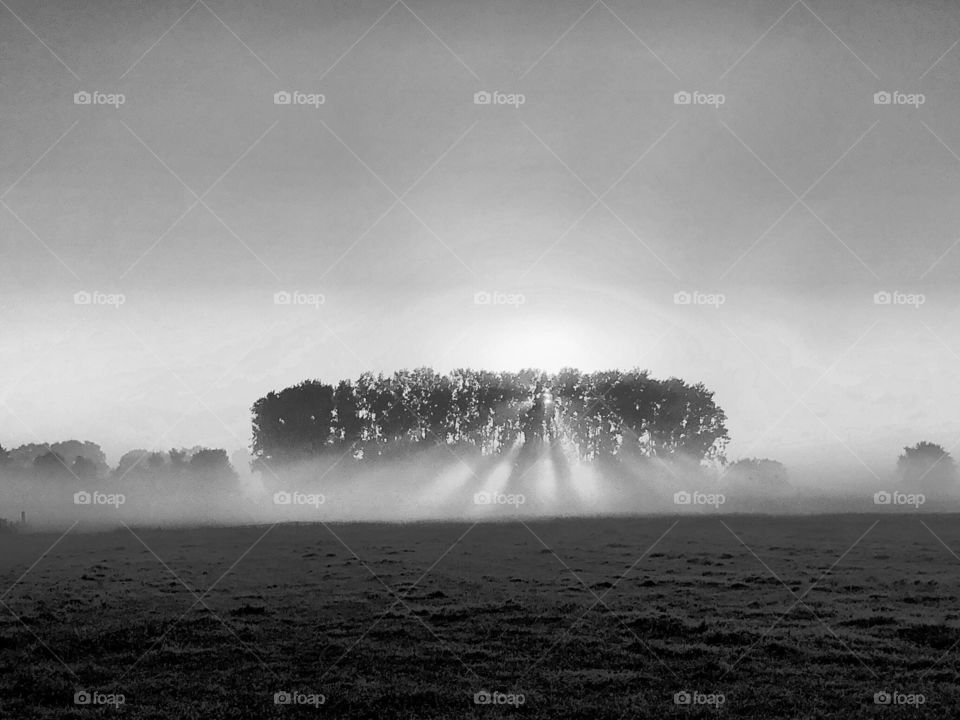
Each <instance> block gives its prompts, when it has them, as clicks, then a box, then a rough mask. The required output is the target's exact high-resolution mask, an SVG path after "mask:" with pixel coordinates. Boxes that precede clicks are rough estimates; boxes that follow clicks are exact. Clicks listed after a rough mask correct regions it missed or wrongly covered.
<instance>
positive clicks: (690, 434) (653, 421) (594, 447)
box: [251, 368, 729, 465]
mask: <svg viewBox="0 0 960 720" xmlns="http://www.w3.org/2000/svg"><path fill="white" fill-rule="evenodd" d="M251 412H252V416H253V417H252V420H253V442H252V452H253V455H254V457H255V458H257V459H258V460H259V461H262V462H267V463H270V464H277V465H283V464H285V463H292V462H299V461H303V460H308V459H311V458H316V457H318V456H321V455H325V454H328V453H337V454H339V455H343V456H346V457H351V458H353V460H355V461H358V462H370V461H372V460H376V459H378V458H385V457H393V456H396V455H398V454H408V453H410V452H414V451H417V450H423V449H427V448H431V447H437V446H443V445H447V446H455V447H458V448H465V449H467V450H472V451H474V452H477V453H480V454H483V455H491V454H500V453H503V452H506V451H508V450H510V449H512V448H518V447H519V448H524V449H527V450H529V449H530V448H533V447H537V446H540V445H543V444H545V443H549V444H552V445H559V444H563V445H565V446H566V447H568V448H569V449H570V451H571V452H572V453H573V454H575V455H576V456H577V457H579V458H580V459H584V460H595V459H603V458H614V457H630V456H634V457H657V458H662V459H669V458H674V457H681V456H682V457H684V458H687V459H693V460H695V461H705V460H706V461H709V460H716V461H721V462H722V461H723V459H724V457H723V453H724V449H725V447H726V443H727V441H728V439H729V438H728V435H727V428H726V415H725V414H724V412H723V410H722V409H721V408H720V407H719V405H717V403H716V402H715V401H714V398H713V392H711V391H710V390H708V389H707V388H706V387H705V386H704V385H703V384H702V383H695V384H690V383H687V382H685V381H683V380H680V379H678V378H669V379H666V380H659V379H656V378H653V377H651V376H650V374H649V372H648V371H646V370H631V371H628V372H624V371H619V370H610V371H602V372H594V373H585V372H581V371H579V370H576V369H572V368H567V369H564V370H561V371H560V372H558V373H553V374H550V373H546V372H544V371H541V370H535V369H529V370H522V371H520V372H490V371H485V370H471V369H458V370H454V371H452V372H450V373H449V374H446V375H441V374H439V373H437V372H435V371H434V370H432V369H430V368H417V369H415V370H401V371H398V372H395V373H393V374H392V375H384V374H378V375H374V374H373V373H369V372H368V373H363V374H362V375H360V377H359V378H357V379H356V380H355V381H351V380H341V381H339V382H337V383H336V384H335V385H334V384H329V383H324V382H322V381H320V380H307V381H304V382H302V383H300V384H298V385H294V386H292V387H288V388H285V389H283V390H281V391H279V392H270V393H268V394H267V395H266V396H264V397H262V398H260V399H258V400H257V401H256V402H255V403H254V404H253V407H252V408H251Z"/></svg>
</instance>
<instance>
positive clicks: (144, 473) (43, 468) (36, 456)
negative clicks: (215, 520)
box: [0, 440, 237, 485]
mask: <svg viewBox="0 0 960 720" xmlns="http://www.w3.org/2000/svg"><path fill="white" fill-rule="evenodd" d="M0 476H5V477H9V478H13V479H39V480H57V481H65V482H74V484H76V482H80V483H83V482H90V481H95V480H102V481H107V482H116V483H120V482H123V481H130V482H132V481H144V480H146V481H154V482H156V483H157V484H160V485H170V484H172V483H174V482H176V481H182V482H184V483H187V484H192V483H193V482H194V481H198V482H209V481H213V482H232V481H235V480H236V479H237V473H236V471H235V470H234V468H233V466H232V465H231V463H230V459H229V458H228V457H227V452H226V450H223V449H220V448H205V447H199V446H197V447H193V448H181V449H176V448H173V449H170V450H169V451H148V450H131V451H129V452H127V453H125V454H124V455H123V457H121V458H120V461H119V462H118V463H117V466H116V467H110V466H109V465H108V464H107V460H106V455H105V454H104V452H103V450H102V449H101V448H100V446H99V445H98V444H97V443H94V442H90V441H80V440H66V441H63V442H56V443H28V444H25V445H21V446H19V447H17V448H14V449H12V450H5V449H4V448H3V446H0Z"/></svg>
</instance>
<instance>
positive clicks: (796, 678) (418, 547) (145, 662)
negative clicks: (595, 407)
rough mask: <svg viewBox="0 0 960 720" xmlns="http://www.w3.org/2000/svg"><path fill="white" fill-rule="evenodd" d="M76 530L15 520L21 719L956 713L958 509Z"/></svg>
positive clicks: (3, 555) (14, 607) (8, 643)
mask: <svg viewBox="0 0 960 720" xmlns="http://www.w3.org/2000/svg"><path fill="white" fill-rule="evenodd" d="M81 531H82V527H78V528H76V529H74V530H73V531H72V532H71V533H69V534H68V535H67V536H66V537H64V538H63V539H62V540H61V541H60V542H59V543H58V544H57V545H56V546H55V547H54V548H53V549H52V550H51V551H50V552H49V554H47V555H46V556H45V557H44V558H43V559H42V560H40V562H39V563H37V564H36V566H35V567H34V568H33V569H32V570H30V572H29V573H28V574H26V576H24V577H23V578H22V580H20V582H19V583H17V584H16V585H14V583H15V582H16V581H17V580H18V578H20V577H21V575H22V574H23V573H24V571H26V570H27V569H28V568H29V567H30V566H31V565H32V564H33V563H34V562H35V561H36V560H37V558H38V557H40V556H41V555H42V554H43V552H44V551H45V550H46V549H47V548H48V547H49V546H50V545H51V544H52V543H53V542H54V541H55V540H57V537H58V535H56V534H53V535H48V534H42V535H20V536H3V537H0V584H2V588H0V592H2V591H5V590H6V589H7V588H9V587H11V586H12V585H13V587H12V589H10V590H9V592H7V594H6V595H4V596H2V601H3V604H4V605H5V606H6V607H4V606H0V715H2V717H4V718H6V717H10V718H24V719H26V718H82V717H90V716H92V715H94V714H103V715H111V714H114V712H113V711H114V708H112V707H110V706H100V705H86V706H82V705H76V704H75V703H74V693H75V692H77V691H78V690H80V689H84V690H88V691H90V692H93V691H97V692H100V693H103V694H104V695H109V694H111V693H112V694H117V693H122V694H123V696H124V699H125V702H124V704H123V706H122V708H121V709H120V710H119V714H122V715H123V716H125V717H128V718H203V719H204V720H212V719H215V718H257V719H258V720H262V719H265V718H279V717H291V716H301V717H306V716H308V715H310V716H320V715H321V714H322V715H324V716H327V717H338V718H381V719H387V718H460V717H464V718H470V717H503V716H508V715H516V716H522V717H529V718H551V719H552V718H590V719H591V720H598V719H602V718H621V717H639V718H644V717H651V718H664V717H667V718H669V717H707V716H712V715H715V714H716V713H717V712H719V713H721V714H724V715H729V716H731V717H748V718H764V719H768V718H780V717H785V718H786V717H789V718H853V717H857V718H861V717H874V716H876V717H885V718H895V717H932V718H956V717H960V694H958V690H957V686H956V679H957V669H958V657H960V646H958V647H956V648H954V647H953V645H954V643H955V642H957V641H958V640H960V604H958V595H960V587H958V586H960V559H958V558H957V557H956V556H954V555H953V554H952V551H951V550H950V549H948V547H949V548H952V549H953V550H956V551H958V552H960V518H958V517H955V516H946V515H927V516H923V517H919V516H908V515H903V516H893V515H885V516H882V517H881V516H867V515H850V516H833V517H827V516H819V517H810V518H788V519H785V518H763V517H738V516H726V517H723V516H713V517H702V518H700V517H684V518H680V519H676V518H647V519H604V520H557V521H536V522H533V521H528V522H527V523H526V524H524V523H522V522H518V521H516V522H509V523H502V524H493V523H489V524H480V525H476V526H472V527H471V524H470V523H430V524H418V525H408V526H397V525H376V524H334V525H330V526H329V528H327V527H324V526H322V525H280V526H276V527H273V528H272V529H269V531H268V527H266V526H263V527H243V528H207V529H179V530H149V529H145V528H143V529H141V528H136V529H135V532H136V535H137V536H139V539H138V537H135V536H134V534H133V533H131V532H130V531H128V530H127V529H121V530H118V531H115V532H107V533H83V532H81ZM865 533H866V534H865ZM938 538H939V539H938ZM858 540H859V542H858ZM941 540H942V542H943V543H944V544H945V545H946V546H948V547H945V545H944V544H941ZM141 541H142V542H141ZM251 548H252V549H251ZM354 553H355V554H354ZM161 561H162V562H161ZM831 568H832V570H831ZM828 570H829V572H828ZM778 578H779V579H778ZM781 580H782V583H781ZM818 580H819V582H817V581H818ZM814 583H816V584H814ZM811 586H812V589H811ZM194 593H195V594H194ZM205 593H206V594H205ZM198 597H199V598H201V600H200V601H198V600H197V598H198ZM798 598H802V600H801V601H800V602H798V601H797V599H798ZM482 690H486V691H488V692H491V693H493V692H499V693H503V694H504V695H505V696H507V697H508V698H509V699H511V700H512V701H515V702H516V703H519V701H520V695H522V696H523V697H522V699H523V704H522V705H493V704H488V705H477V704H475V702H474V694H475V693H478V692H480V691H482ZM280 691H297V692H300V693H302V694H303V697H302V698H301V699H305V700H310V699H311V698H310V697H309V696H310V694H314V695H315V696H319V695H321V694H322V695H323V696H324V698H323V699H324V701H325V702H324V704H323V705H321V706H319V707H316V706H313V705H310V704H304V705H298V706H291V705H276V704H275V703H274V694H275V693H277V692H280ZM684 691H686V692H689V693H691V694H692V693H701V694H702V695H701V696H698V699H700V700H702V699H704V698H705V697H706V696H711V695H712V696H717V695H719V694H722V695H723V700H724V702H723V704H722V706H721V707H720V709H719V710H716V709H715V707H714V706H711V705H700V704H691V705H677V704H676V703H675V700H674V694H675V693H678V692H684ZM883 691H887V692H890V693H893V692H894V691H896V692H899V693H902V694H903V696H898V698H897V699H898V700H903V699H904V698H905V697H906V696H910V695H917V694H922V695H923V696H924V700H925V702H924V703H923V705H922V706H920V707H919V708H917V707H916V706H913V705H897V704H890V705H877V704H875V703H874V694H875V693H878V692H883ZM501 699H502V698H501ZM713 699H715V700H716V699H719V698H717V697H714V698H713ZM314 700H315V701H316V702H319V697H316V698H314Z"/></svg>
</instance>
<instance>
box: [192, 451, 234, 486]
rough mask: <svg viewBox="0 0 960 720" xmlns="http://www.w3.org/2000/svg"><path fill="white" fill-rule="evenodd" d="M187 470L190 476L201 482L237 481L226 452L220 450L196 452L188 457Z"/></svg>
mask: <svg viewBox="0 0 960 720" xmlns="http://www.w3.org/2000/svg"><path fill="white" fill-rule="evenodd" d="M188 469H189V472H190V474H191V475H192V476H193V477H194V478H196V479H197V480H200V481H201V482H215V483H226V482H234V481H236V479H237V473H236V471H235V470H234V469H233V466H232V465H231V464H230V459H229V458H228V457H227V451H226V450H223V449H220V448H216V449H210V448H203V449H202V450H198V451H196V452H195V453H193V455H192V456H191V457H190V462H189V463H188Z"/></svg>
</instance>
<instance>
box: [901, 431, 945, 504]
mask: <svg viewBox="0 0 960 720" xmlns="http://www.w3.org/2000/svg"><path fill="white" fill-rule="evenodd" d="M897 473H898V475H899V476H900V479H901V480H902V481H903V482H904V483H905V484H906V485H907V486H912V487H917V488H922V489H925V490H926V491H928V492H930V491H937V490H946V489H949V488H952V487H954V486H956V484H957V465H956V463H955V462H954V460H953V458H952V457H950V453H949V452H947V451H946V450H944V449H943V447H941V446H940V445H937V444H936V443H931V442H926V441H923V442H919V443H917V444H916V445H914V446H913V447H905V448H904V449H903V453H902V454H901V455H900V457H899V458H897Z"/></svg>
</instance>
